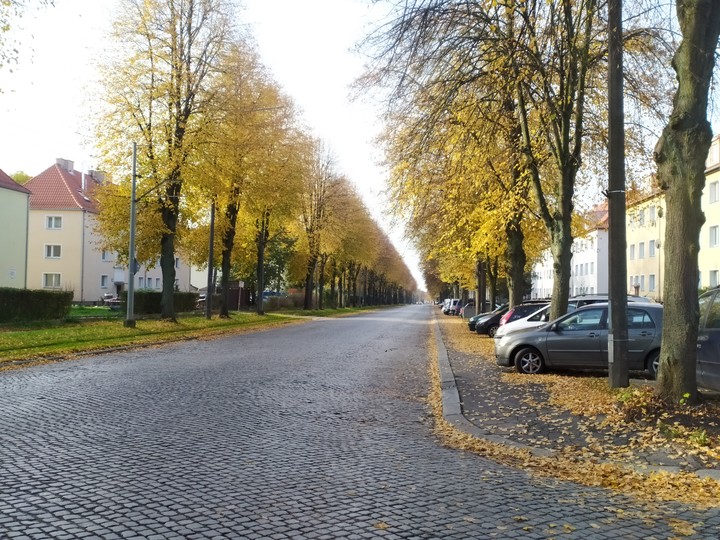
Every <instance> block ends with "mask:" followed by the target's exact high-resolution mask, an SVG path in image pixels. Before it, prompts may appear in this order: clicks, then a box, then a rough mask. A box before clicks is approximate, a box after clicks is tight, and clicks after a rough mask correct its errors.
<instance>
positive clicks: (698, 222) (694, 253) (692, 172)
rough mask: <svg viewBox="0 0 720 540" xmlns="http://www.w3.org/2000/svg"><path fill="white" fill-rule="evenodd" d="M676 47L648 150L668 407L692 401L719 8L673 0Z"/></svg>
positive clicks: (662, 381)
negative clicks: (663, 117) (660, 249)
mask: <svg viewBox="0 0 720 540" xmlns="http://www.w3.org/2000/svg"><path fill="white" fill-rule="evenodd" d="M677 17H678V22H679V23H680V29H681V32H682V36H683V37H682V42H681V43H680V46H679V47H678V50H677V51H676V52H675V56H674V57H673V68H674V69H675V72H676V74H677V80H678V88H677V91H676V93H675V97H674V100H673V112H672V114H671V116H670V120H669V122H668V124H667V126H666V127H665V129H664V130H663V133H662V136H661V137H660V140H659V141H658V144H657V146H656V148H655V162H656V163H657V166H658V180H659V184H660V187H661V188H662V189H663V190H664V191H665V201H666V210H667V212H666V215H667V227H666V230H665V240H664V246H665V250H666V258H665V268H664V270H665V283H664V286H663V296H664V299H665V313H664V322H663V335H662V350H661V356H660V371H659V376H658V390H657V391H658V393H659V395H660V396H661V397H662V398H663V399H665V400H666V401H668V402H670V403H679V402H680V400H681V399H684V400H685V401H687V402H689V403H693V402H696V401H697V399H698V394H697V378H696V374H695V364H696V354H697V353H696V351H697V349H696V347H697V345H696V344H697V333H698V322H699V311H698V309H699V308H698V252H699V250H700V245H699V235H700V228H701V227H702V224H703V222H704V221H705V216H704V214H703V212H702V207H701V196H702V191H703V188H704V186H705V160H706V158H707V154H708V150H709V149H710V143H711V141H712V130H711V127H710V123H709V122H708V120H707V107H708V93H709V88H710V82H711V79H712V72H713V69H714V67H715V50H716V48H717V45H718V36H719V35H720V2H717V1H716V0H686V1H683V0H678V1H677Z"/></svg>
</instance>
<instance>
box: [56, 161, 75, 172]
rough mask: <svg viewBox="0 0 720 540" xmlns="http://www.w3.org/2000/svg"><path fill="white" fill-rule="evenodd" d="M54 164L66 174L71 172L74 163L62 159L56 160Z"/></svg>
mask: <svg viewBox="0 0 720 540" xmlns="http://www.w3.org/2000/svg"><path fill="white" fill-rule="evenodd" d="M55 163H56V164H57V165H58V167H62V168H63V169H65V170H66V171H68V172H73V167H74V166H75V163H74V162H73V161H70V160H69V159H63V158H56V159H55Z"/></svg>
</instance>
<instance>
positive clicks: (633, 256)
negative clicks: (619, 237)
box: [630, 244, 635, 261]
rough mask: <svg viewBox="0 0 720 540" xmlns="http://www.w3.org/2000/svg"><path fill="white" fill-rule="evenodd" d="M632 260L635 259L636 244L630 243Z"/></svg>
mask: <svg viewBox="0 0 720 540" xmlns="http://www.w3.org/2000/svg"><path fill="white" fill-rule="evenodd" d="M630 260H631V261H633V260H635V244H630Z"/></svg>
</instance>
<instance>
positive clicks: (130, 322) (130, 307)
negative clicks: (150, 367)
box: [124, 143, 137, 328]
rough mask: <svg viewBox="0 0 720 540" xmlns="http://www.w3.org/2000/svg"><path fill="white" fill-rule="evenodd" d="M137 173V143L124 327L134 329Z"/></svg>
mask: <svg viewBox="0 0 720 540" xmlns="http://www.w3.org/2000/svg"><path fill="white" fill-rule="evenodd" d="M136 172H137V143H133V151H132V188H131V191H130V246H129V249H128V290H127V315H126V316H125V323H124V326H125V327H126V328H135V273H136V272H137V261H136V260H135V202H136V201H135V184H136Z"/></svg>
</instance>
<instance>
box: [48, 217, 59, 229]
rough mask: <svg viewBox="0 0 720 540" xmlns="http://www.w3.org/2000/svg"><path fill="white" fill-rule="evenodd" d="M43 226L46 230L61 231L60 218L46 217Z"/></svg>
mask: <svg viewBox="0 0 720 540" xmlns="http://www.w3.org/2000/svg"><path fill="white" fill-rule="evenodd" d="M45 226H46V227H47V228H48V229H62V216H47V219H46V221H45Z"/></svg>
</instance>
